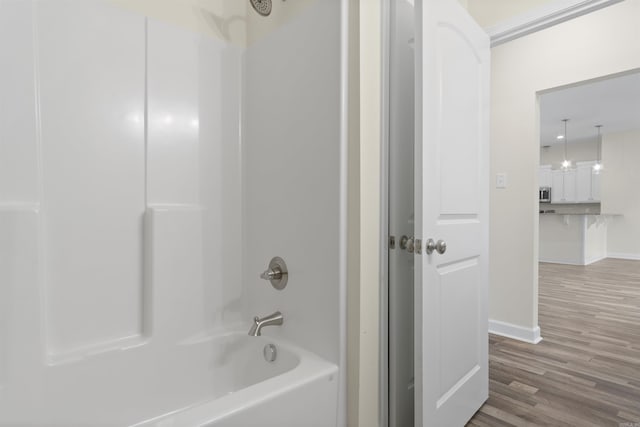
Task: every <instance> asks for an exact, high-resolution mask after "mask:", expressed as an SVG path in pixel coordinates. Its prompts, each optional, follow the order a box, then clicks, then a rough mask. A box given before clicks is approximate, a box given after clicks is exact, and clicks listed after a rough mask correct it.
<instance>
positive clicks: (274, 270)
mask: <svg viewBox="0 0 640 427" xmlns="http://www.w3.org/2000/svg"><path fill="white" fill-rule="evenodd" d="M260 278H261V279H264V280H268V281H269V282H271V286H273V287H274V288H276V289H277V290H279V291H281V290H283V289H284V288H285V287H286V286H287V281H288V279H289V271H288V270H287V264H286V263H285V262H284V260H283V259H282V258H280V257H279V256H276V257H273V258H272V259H271V261H270V262H269V268H268V269H267V270H265V271H264V272H263V273H262V274H261V275H260Z"/></svg>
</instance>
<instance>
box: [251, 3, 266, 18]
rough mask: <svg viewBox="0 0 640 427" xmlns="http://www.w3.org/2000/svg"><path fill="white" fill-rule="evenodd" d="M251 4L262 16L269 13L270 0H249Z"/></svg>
mask: <svg viewBox="0 0 640 427" xmlns="http://www.w3.org/2000/svg"><path fill="white" fill-rule="evenodd" d="M249 1H250V2H251V6H253V8H254V9H255V10H256V12H258V13H259V14H260V15H262V16H269V14H271V0H249Z"/></svg>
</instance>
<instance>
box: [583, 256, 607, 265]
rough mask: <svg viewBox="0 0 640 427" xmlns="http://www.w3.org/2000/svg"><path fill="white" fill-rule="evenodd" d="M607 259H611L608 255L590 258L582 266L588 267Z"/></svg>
mask: <svg viewBox="0 0 640 427" xmlns="http://www.w3.org/2000/svg"><path fill="white" fill-rule="evenodd" d="M607 258H611V257H610V256H608V255H603V256H599V257H594V258H590V259H588V260H587V262H585V264H584V265H590V264H593V263H594V262H598V261H602V260H603V259H607Z"/></svg>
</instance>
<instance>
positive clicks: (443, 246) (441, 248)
mask: <svg viewBox="0 0 640 427" xmlns="http://www.w3.org/2000/svg"><path fill="white" fill-rule="evenodd" d="M424 250H425V252H426V253H427V255H431V254H432V253H433V251H436V252H438V253H439V254H440V255H442V254H443V253H445V252H446V251H447V242H445V241H444V240H438V241H437V242H436V241H435V240H433V239H428V240H427V242H426V243H425V245H424Z"/></svg>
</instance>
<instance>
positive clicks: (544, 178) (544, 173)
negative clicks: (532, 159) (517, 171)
mask: <svg viewBox="0 0 640 427" xmlns="http://www.w3.org/2000/svg"><path fill="white" fill-rule="evenodd" d="M538 181H539V183H540V185H539V186H540V187H551V186H552V185H553V184H552V182H551V181H552V180H551V165H542V166H540V171H539V175H538Z"/></svg>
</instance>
